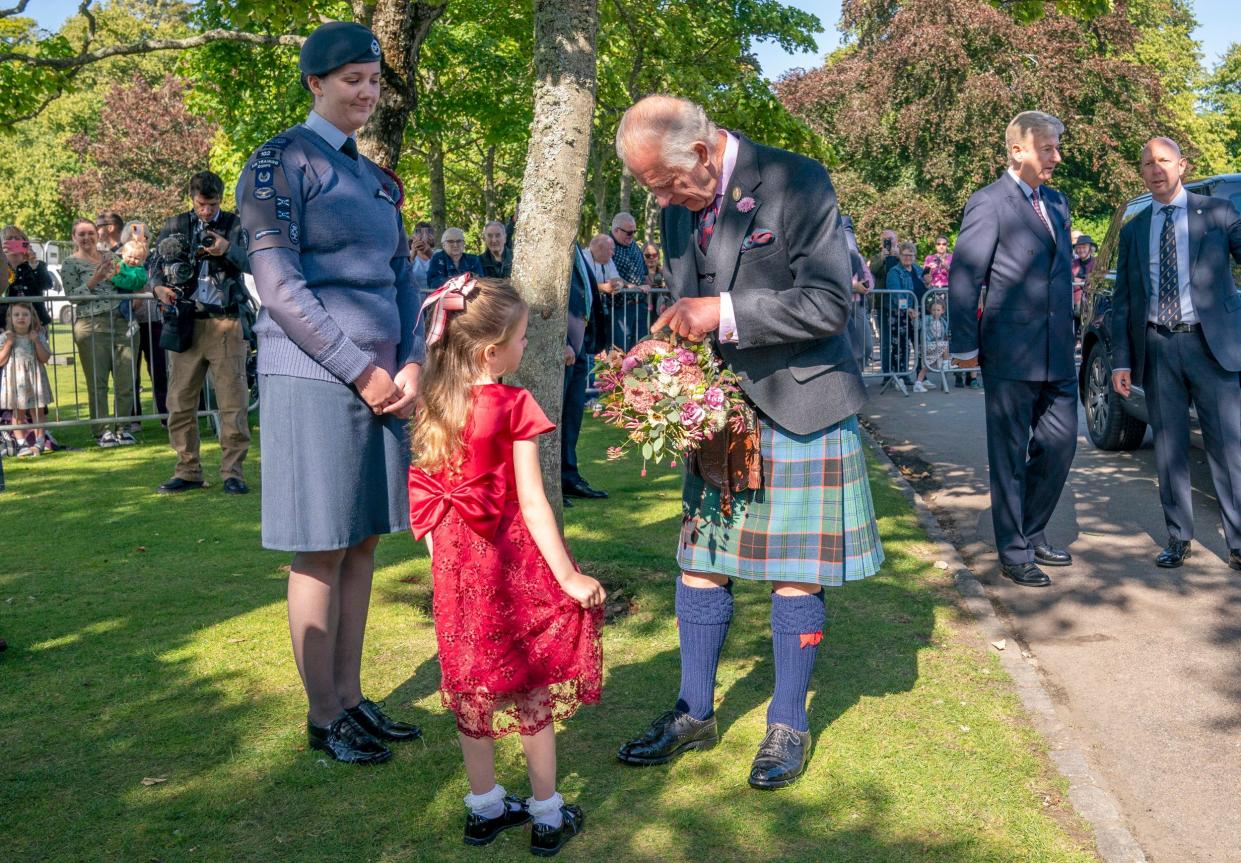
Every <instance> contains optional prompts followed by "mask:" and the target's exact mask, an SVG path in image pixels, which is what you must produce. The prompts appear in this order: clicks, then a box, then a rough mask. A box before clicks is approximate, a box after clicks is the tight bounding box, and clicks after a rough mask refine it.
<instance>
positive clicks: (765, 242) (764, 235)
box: [741, 231, 776, 255]
mask: <svg viewBox="0 0 1241 863" xmlns="http://www.w3.org/2000/svg"><path fill="white" fill-rule="evenodd" d="M775 241H776V235H775V234H773V233H772V232H771V231H755V232H754V233H752V234H750V236H748V237H746V238H745V240H743V241H742V243H741V254H743V255H744V254H745V253H746V252H748V251H750V250H751V249H757V248H761V247H762V246H770V245H771V244H772V243H774V242H775Z"/></svg>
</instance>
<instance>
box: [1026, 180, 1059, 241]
mask: <svg viewBox="0 0 1241 863" xmlns="http://www.w3.org/2000/svg"><path fill="white" fill-rule="evenodd" d="M1038 201H1039V197H1038V189H1034V190H1032V191H1031V192H1030V203H1031V204H1033V205H1034V212H1035V214H1037V215H1038V220H1039V221H1040V222H1042V223H1043V227H1044V228H1046V229H1047V233H1049V234H1051V235H1052V236H1053V237H1054V236H1055V235H1056V232H1055V231H1053V230H1052V229H1051V223H1049V222H1048V221H1047V217H1046V216H1044V215H1043V208H1042V207H1040V206H1039V205H1038Z"/></svg>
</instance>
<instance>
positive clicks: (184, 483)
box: [156, 476, 203, 494]
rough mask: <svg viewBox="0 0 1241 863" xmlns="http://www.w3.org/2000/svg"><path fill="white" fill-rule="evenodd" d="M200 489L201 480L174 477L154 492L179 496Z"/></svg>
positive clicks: (201, 485)
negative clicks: (184, 492)
mask: <svg viewBox="0 0 1241 863" xmlns="http://www.w3.org/2000/svg"><path fill="white" fill-rule="evenodd" d="M202 487H203V481H202V480H201V479H199V480H193V479H181V477H179V476H174V477H173V478H172V479H170V480H168V481H167V482H166V483H164V484H163V485H161V486H160V487H159V488H157V489H156V491H157V492H158V493H160V494H180V493H181V492H183V491H193V490H194V489H196V488H202Z"/></svg>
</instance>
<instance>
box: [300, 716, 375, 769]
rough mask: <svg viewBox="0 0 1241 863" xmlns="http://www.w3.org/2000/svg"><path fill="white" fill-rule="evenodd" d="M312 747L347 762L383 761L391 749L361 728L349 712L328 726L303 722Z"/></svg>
mask: <svg viewBox="0 0 1241 863" xmlns="http://www.w3.org/2000/svg"><path fill="white" fill-rule="evenodd" d="M306 737H307V740H308V741H309V743H310V748H311V749H319V750H322V751H323V752H326V753H327V754H328V755H331V756H332V757H333V758H335V759H336V760H337V761H343V762H345V763H346V764H382V763H383V762H385V761H387V760H388V759H389V758H391V757H392V750H390V749H389V748H388V747H386V746H384V745H383V744H382V743H380V742H379V741H378V740H376V739H375V738H374V737H372V736H371V735H370V734H368V733H367V732H366V731H364V730H363V729H362V727H361V726H360V725H358V723H356V722H354V721H353V717H352V716H350V715H349V714H348V713H342V714H341V715H340V716H338V717H336V720H335V721H334V722H333V723H332V724H331V725H329V726H328V727H327V728H322V727H320V726H318V725H313V724H311V723H310V722H307V723H306Z"/></svg>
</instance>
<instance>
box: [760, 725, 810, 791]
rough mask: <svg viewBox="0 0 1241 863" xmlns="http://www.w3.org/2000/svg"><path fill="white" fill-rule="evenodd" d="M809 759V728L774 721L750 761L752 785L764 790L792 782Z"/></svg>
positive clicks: (804, 769)
mask: <svg viewBox="0 0 1241 863" xmlns="http://www.w3.org/2000/svg"><path fill="white" fill-rule="evenodd" d="M809 760H810V732H809V731H797V730H795V729H793V728H792V727H791V726H788V725H784V724H783V723H780V722H773V723H772V724H771V725H769V726H768V727H767V736H766V737H764V738H763V742H762V743H760V744H759V747H758V754H757V755H755V756H754V763H753V764H751V765H750V787H751V788H758V789H760V790H763V791H770V790H771V789H773V788H784V787H785V786H786V785H792V784H793V783H794V782H795V781H796V780H797V777H799V776H801V775H802V774H803V773H805V772H806V762H807V761H809Z"/></svg>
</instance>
